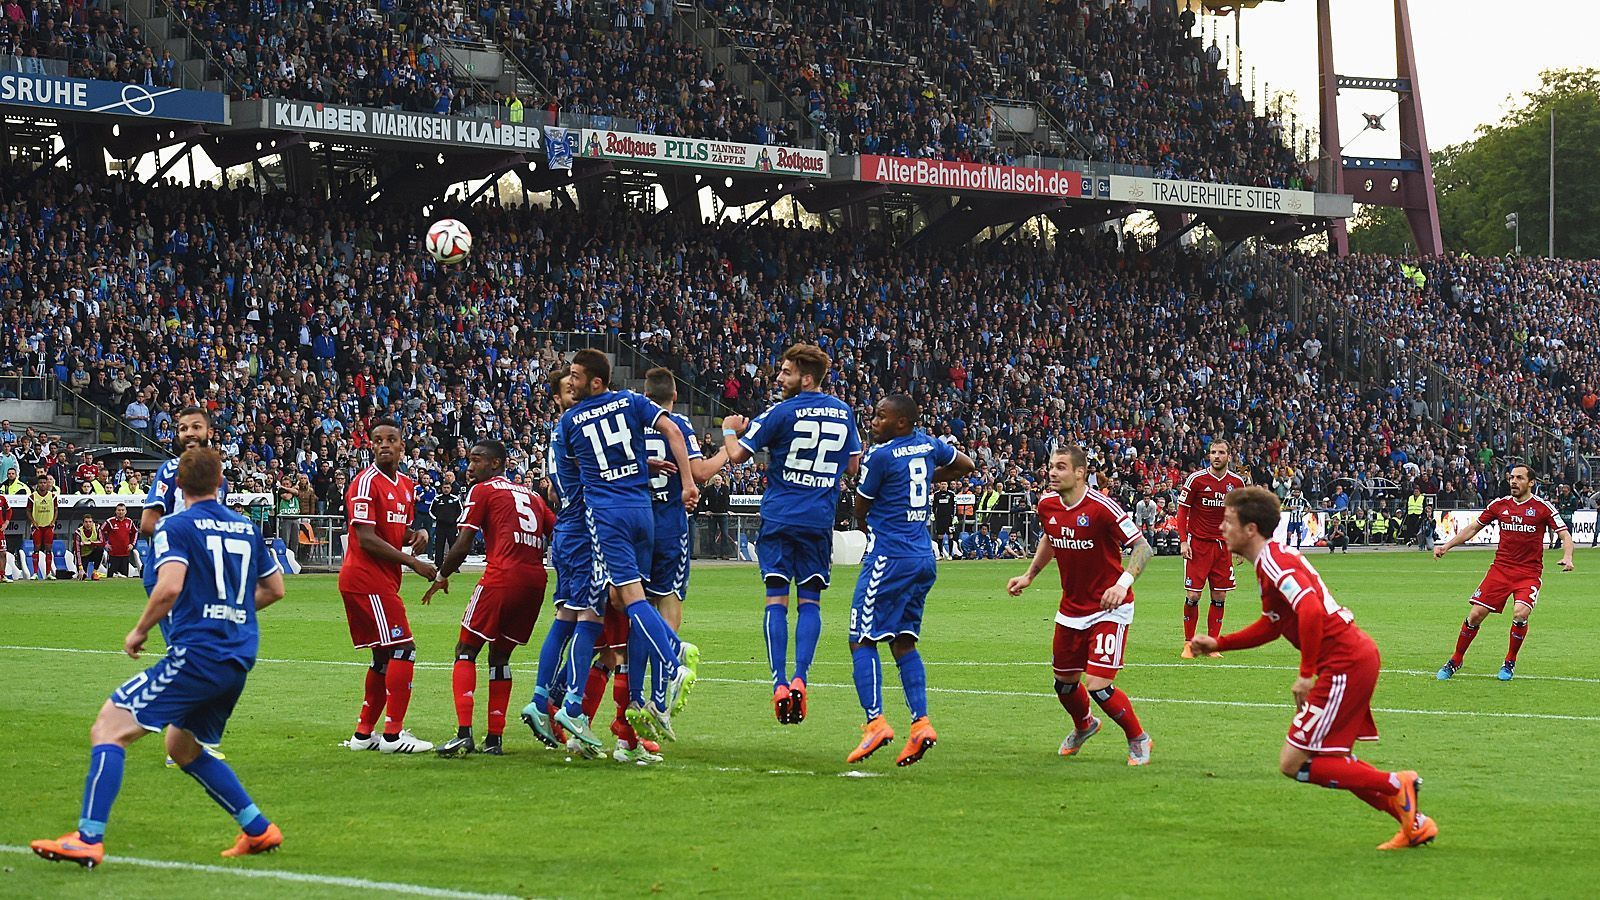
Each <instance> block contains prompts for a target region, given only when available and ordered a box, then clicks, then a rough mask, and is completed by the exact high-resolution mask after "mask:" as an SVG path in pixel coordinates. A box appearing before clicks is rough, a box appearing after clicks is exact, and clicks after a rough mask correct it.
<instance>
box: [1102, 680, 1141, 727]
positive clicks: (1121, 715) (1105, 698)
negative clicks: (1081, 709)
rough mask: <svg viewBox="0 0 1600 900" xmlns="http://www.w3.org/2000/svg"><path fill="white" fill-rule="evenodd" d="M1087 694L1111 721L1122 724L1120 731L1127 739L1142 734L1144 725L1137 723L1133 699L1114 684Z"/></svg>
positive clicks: (1137, 718)
mask: <svg viewBox="0 0 1600 900" xmlns="http://www.w3.org/2000/svg"><path fill="white" fill-rule="evenodd" d="M1089 696H1091V697H1093V698H1094V702H1095V703H1098V704H1099V705H1100V709H1101V710H1102V711H1104V712H1105V714H1106V715H1108V716H1110V717H1111V721H1113V722H1115V723H1117V724H1118V725H1121V726H1122V732H1123V733H1124V734H1126V735H1127V736H1128V740H1130V741H1131V740H1133V739H1134V738H1136V737H1139V736H1140V735H1142V734H1144V727H1143V726H1141V725H1140V724H1139V717H1138V716H1136V715H1134V713H1133V701H1131V700H1129V699H1128V695H1127V694H1124V693H1123V692H1122V688H1119V687H1117V686H1116V685H1111V686H1109V687H1103V688H1101V689H1100V690H1098V691H1090V692H1089Z"/></svg>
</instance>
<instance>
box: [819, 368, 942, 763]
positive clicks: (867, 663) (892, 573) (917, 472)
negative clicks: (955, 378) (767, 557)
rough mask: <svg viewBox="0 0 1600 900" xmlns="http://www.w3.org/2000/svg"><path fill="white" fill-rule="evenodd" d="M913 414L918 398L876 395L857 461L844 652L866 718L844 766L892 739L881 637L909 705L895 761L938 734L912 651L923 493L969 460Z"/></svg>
mask: <svg viewBox="0 0 1600 900" xmlns="http://www.w3.org/2000/svg"><path fill="white" fill-rule="evenodd" d="M919 413H920V411H919V410H918V409H917V403H916V401H915V400H913V399H911V398H910V397H909V396H907V395H905V394H893V395H890V396H888V397H885V398H883V399H882V400H880V401H878V405H877V408H876V409H875V411H874V412H873V416H872V436H873V439H874V440H876V441H877V446H875V447H873V448H872V451H871V452H870V453H868V454H867V456H866V458H865V459H864V460H863V461H862V463H861V483H860V485H859V487H857V489H856V521H858V522H859V523H861V528H862V530H863V531H865V532H867V534H868V538H867V552H866V555H865V556H863V557H862V559H861V575H860V577H859V578H858V579H857V580H856V593H855V598H854V600H853V601H852V603H851V606H850V656H851V659H852V660H853V661H854V664H855V673H854V674H855V683H856V696H857V697H858V698H860V700H861V708H862V709H863V710H865V711H866V714H867V723H866V724H865V725H863V726H861V743H859V744H857V745H856V748H855V749H854V750H851V751H850V753H849V755H848V756H846V757H845V762H848V763H857V762H860V761H862V760H864V759H866V758H867V757H869V756H871V755H872V754H873V753H876V752H877V751H878V749H879V748H881V747H883V746H885V745H886V744H888V743H889V742H890V741H893V740H894V729H892V728H890V727H889V723H888V721H887V720H886V719H885V718H884V716H883V668H882V666H883V664H882V661H881V660H880V658H879V656H878V642H879V641H889V642H890V643H889V649H890V650H891V651H892V652H893V653H894V662H895V666H896V667H897V668H898V669H899V670H900V685H901V687H902V688H903V689H904V690H905V694H906V706H907V707H909V708H910V710H911V735H910V738H909V739H908V740H907V741H906V745H905V748H904V749H902V750H901V751H900V756H899V757H898V758H897V759H896V760H895V764H896V765H900V766H909V765H911V764H912V763H915V762H916V761H917V760H920V759H922V755H923V754H924V753H926V752H928V748H930V747H932V746H933V745H934V744H936V743H938V740H939V736H938V734H937V733H935V732H934V730H933V725H932V724H930V723H929V722H928V677H927V672H926V670H925V669H924V668H923V665H922V655H921V654H920V653H918V652H917V640H918V638H919V637H920V636H921V633H922V607H923V604H924V602H926V600H927V599H928V591H930V590H932V589H933V582H934V578H935V577H936V574H937V573H936V564H935V562H934V558H935V556H934V548H933V539H932V537H931V536H930V534H929V532H928V519H929V516H930V514H931V509H930V501H929V495H930V494H931V492H932V488H933V485H934V484H936V483H939V482H944V481H949V480H951V479H954V478H962V477H964V476H966V475H967V473H969V472H971V471H972V468H973V466H972V460H971V459H969V458H968V457H967V455H966V454H965V453H962V452H961V451H959V450H957V449H956V448H954V447H952V446H950V445H949V444H947V443H945V442H944V441H941V440H937V439H935V438H931V437H929V436H928V435H927V434H926V433H924V432H923V431H922V429H920V428H918V427H917V417H918V415H919Z"/></svg>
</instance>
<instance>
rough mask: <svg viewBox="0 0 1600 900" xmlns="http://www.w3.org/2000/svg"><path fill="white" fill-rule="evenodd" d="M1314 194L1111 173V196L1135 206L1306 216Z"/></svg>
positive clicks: (1312, 207) (1312, 209)
mask: <svg viewBox="0 0 1600 900" xmlns="http://www.w3.org/2000/svg"><path fill="white" fill-rule="evenodd" d="M1316 196H1317V195H1316V194H1313V193H1312V192H1310V191H1287V190H1282V189H1280V188H1264V187H1251V186H1250V185H1244V184H1210V183H1207V182H1203V181H1173V180H1171V179H1167V178H1135V177H1133V176H1131V175H1112V176H1111V199H1112V200H1121V201H1124V202H1127V203H1134V204H1139V205H1155V206H1183V207H1187V208H1190V209H1220V210H1226V211H1233V212H1250V213H1282V214H1283V215H1306V216H1309V215H1313V214H1314V213H1315V212H1316Z"/></svg>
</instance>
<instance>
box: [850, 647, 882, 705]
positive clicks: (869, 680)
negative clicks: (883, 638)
mask: <svg viewBox="0 0 1600 900" xmlns="http://www.w3.org/2000/svg"><path fill="white" fill-rule="evenodd" d="M850 659H851V662H853V663H854V664H855V671H854V673H853V674H854V676H855V682H856V697H857V699H859V700H860V701H861V708H862V710H864V711H865V712H866V714H867V721H869V722H870V721H872V720H873V719H876V718H877V717H879V716H881V715H883V661H882V660H880V659H879V658H878V645H877V644H862V645H861V646H859V647H857V648H855V649H854V650H851V651H850Z"/></svg>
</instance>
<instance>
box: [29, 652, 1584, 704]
mask: <svg viewBox="0 0 1600 900" xmlns="http://www.w3.org/2000/svg"><path fill="white" fill-rule="evenodd" d="M0 650H16V651H25V652H39V653H88V654H96V655H103V656H121V655H122V653H120V652H119V651H116V650H83V649H77V648H72V647H23V646H15V645H10V644H0ZM256 662H258V663H272V664H279V665H308V666H361V667H363V668H365V666H366V663H360V662H351V661H340V660H328V659H272V658H265V657H264V658H261V659H258V660H256ZM705 662H706V661H704V660H702V664H705ZM722 664H724V663H712V665H722ZM726 664H728V665H755V663H726ZM1147 665H1152V666H1163V665H1170V666H1174V667H1178V668H1182V667H1183V666H1182V665H1181V664H1178V663H1147ZM1223 665H1224V664H1218V665H1214V666H1209V667H1210V668H1222V666H1223ZM1207 667H1208V666H1207V665H1206V664H1204V663H1201V664H1198V665H1197V666H1195V668H1207ZM417 668H419V669H438V670H447V669H449V668H450V666H449V665H447V664H445V663H420V662H419V663H417ZM1235 668H1241V669H1245V668H1252V669H1266V670H1270V671H1283V672H1287V671H1294V669H1293V668H1292V667H1288V666H1244V665H1235ZM1425 674H1432V673H1431V672H1430V673H1425ZM1518 677H1521V676H1518ZM700 680H701V681H704V682H708V683H712V684H768V683H769V681H768V680H767V679H748V678H712V677H709V676H702V677H701V678H700ZM1573 680H1578V679H1573ZM811 686H812V687H825V688H848V689H850V690H855V685H851V684H827V683H824V682H820V681H819V682H812V683H811ZM928 692H929V693H934V694H970V695H972V696H977V697H1050V696H1053V695H1051V694H1045V693H1041V692H1038V691H980V690H975V689H972V688H947V687H930V688H928ZM1133 699H1135V700H1138V701H1139V702H1140V703H1184V704H1190V705H1195V706H1229V707H1236V708H1247V709H1281V708H1283V707H1284V706H1285V704H1281V703H1257V702H1250V701H1245V700H1198V699H1191V698H1180V697H1134V698H1133ZM1372 711H1373V712H1382V713H1395V714H1397V715H1413V716H1465V717H1468V718H1488V719H1542V720H1546V721H1552V722H1600V716H1568V715H1562V714H1559V713H1513V712H1474V711H1472V710H1448V709H1398V708H1386V707H1377V706H1375V707H1373V708H1372Z"/></svg>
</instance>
